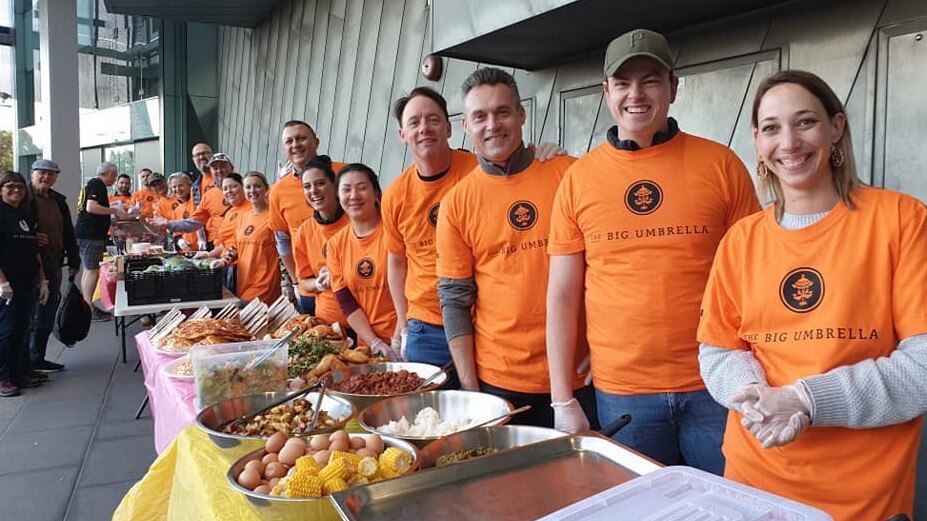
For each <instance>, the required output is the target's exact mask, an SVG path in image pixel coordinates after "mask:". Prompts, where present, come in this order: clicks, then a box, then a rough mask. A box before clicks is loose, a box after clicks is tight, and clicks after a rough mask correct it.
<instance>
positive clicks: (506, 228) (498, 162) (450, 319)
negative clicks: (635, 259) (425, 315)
mask: <svg viewBox="0 0 927 521" xmlns="http://www.w3.org/2000/svg"><path fill="white" fill-rule="evenodd" d="M463 92H464V106H465V112H464V129H465V130H466V131H467V134H468V135H469V136H470V138H471V141H472V142H473V145H474V148H475V149H476V152H477V156H478V157H479V167H478V168H476V169H474V171H473V172H472V173H471V174H470V175H468V176H466V177H465V178H464V179H463V180H461V181H460V182H459V183H458V184H457V186H455V187H454V188H453V189H451V191H450V192H449V193H448V194H447V195H446V196H445V197H444V199H443V201H442V203H441V207H440V209H439V211H438V229H437V266H436V272H437V275H438V277H439V282H438V293H439V297H440V301H441V309H442V313H443V318H444V328H445V332H446V334H447V338H448V343H449V345H450V351H451V354H452V356H453V357H454V364H455V366H456V368H457V372H458V375H459V378H460V384H461V387H462V388H463V389H466V390H480V391H483V392H488V393H491V394H494V395H497V396H500V397H502V398H505V399H506V400H509V401H510V402H512V404H513V405H515V406H516V407H518V406H522V405H531V406H532V408H531V410H529V411H527V412H525V413H521V414H519V415H517V416H515V418H514V419H513V421H514V422H515V423H523V424H529V425H540V426H546V427H551V426H553V413H552V411H551V408H550V404H551V400H550V381H549V379H548V376H547V356H546V350H545V342H544V325H545V320H546V318H545V314H546V308H545V305H544V299H543V295H544V285H545V281H546V280H547V273H548V262H547V254H546V251H545V247H546V245H547V237H548V231H549V227H550V214H551V204H552V202H553V197H554V193H555V192H556V190H557V186H558V185H559V184H560V180H561V178H562V177H563V174H564V172H565V171H566V169H567V168H568V167H569V165H570V164H571V163H572V162H573V161H574V159H573V158H571V157H567V156H562V157H557V158H554V159H552V160H550V161H548V162H545V163H543V164H542V163H540V162H538V161H537V160H535V158H534V152H533V151H531V150H530V149H528V148H525V146H524V143H523V141H522V133H521V127H522V125H523V124H524V122H525V109H524V107H523V106H522V105H521V102H520V96H519V95H518V87H517V85H516V84H515V80H514V78H512V76H511V75H510V74H508V73H506V72H504V71H502V70H500V69H496V68H491V67H488V68H484V69H478V70H477V71H476V72H474V73H473V74H471V75H470V76H469V77H468V78H467V80H466V81H465V82H464V85H463ZM471 309H472V311H471ZM574 340H575V339H574ZM574 345H578V346H579V349H580V351H581V352H580V358H582V357H583V356H585V350H584V349H583V347H584V346H585V343H574ZM583 380H584V375H582V374H576V373H575V371H574V378H573V381H572V382H571V390H576V397H577V398H578V400H579V401H580V402H582V403H583V404H584V405H585V406H586V407H587V409H588V410H589V411H590V413H592V411H594V409H595V402H594V395H593V392H592V388H591V387H590V386H588V385H585V386H584V382H583Z"/></svg>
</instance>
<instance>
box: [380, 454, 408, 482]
mask: <svg viewBox="0 0 927 521" xmlns="http://www.w3.org/2000/svg"><path fill="white" fill-rule="evenodd" d="M411 466H412V455H411V454H409V453H408V452H406V451H404V450H402V449H398V448H396V447H389V448H387V449H386V450H385V451H383V454H380V469H381V471H382V470H387V471H393V472H395V473H397V475H398V474H402V473H404V472H405V471H407V470H409V467H411ZM384 475H385V474H384Z"/></svg>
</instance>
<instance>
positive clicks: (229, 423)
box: [216, 382, 325, 432]
mask: <svg viewBox="0 0 927 521" xmlns="http://www.w3.org/2000/svg"><path fill="white" fill-rule="evenodd" d="M319 387H321V388H322V389H323V391H324V389H325V388H324V386H323V385H322V383H321V382H319V383H315V384H312V385H310V386H309V387H306V388H305V389H300V390H298V391H296V392H295V393H290V394H288V395H286V396H284V397H283V398H280V399H279V400H274V401H273V402H271V403H270V404H269V405H267V406H265V407H263V408H261V409H259V410H257V411H254V412H247V413H245V414H243V415H241V416H239V417H238V418H233V419H231V420H228V421H225V422H222V423H220V424H219V425H218V426H217V427H216V430H217V431H219V432H225V430H226V429H227V428H228V427H230V426H232V425H242V424H246V423H248V422H249V421H251V420H252V419H254V417H255V416H260V415H262V414H264V413H265V412H267V411H269V410H271V409H273V408H274V407H277V406H278V405H283V404H285V403H287V402H289V401H291V400H295V399H297V398H299V397H301V396H304V395H306V394H308V393H309V392H311V391H314V390H316V389H318V388H319ZM322 394H323V393H320V395H319V399H318V400H316V410H315V411H314V412H313V413H312V420H313V423H312V425H310V427H312V428H315V421H316V420H317V419H318V415H319V406H320V405H322V396H321V395H322ZM311 430H312V429H310V431H311Z"/></svg>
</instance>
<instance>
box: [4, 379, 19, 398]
mask: <svg viewBox="0 0 927 521" xmlns="http://www.w3.org/2000/svg"><path fill="white" fill-rule="evenodd" d="M17 395H19V387H16V384H14V383H13V382H11V381H9V380H3V381H0V396H3V397H4V398H9V397H10V396H17Z"/></svg>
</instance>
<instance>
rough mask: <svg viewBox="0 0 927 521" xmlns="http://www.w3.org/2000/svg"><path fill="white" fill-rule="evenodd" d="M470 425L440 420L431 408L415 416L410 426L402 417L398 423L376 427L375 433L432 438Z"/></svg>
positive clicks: (462, 422)
mask: <svg viewBox="0 0 927 521" xmlns="http://www.w3.org/2000/svg"><path fill="white" fill-rule="evenodd" d="M470 423H471V421H470V420H469V419H467V420H449V421H445V420H442V419H441V415H440V414H438V411H436V410H434V409H433V408H431V407H425V408H424V409H422V410H421V411H419V412H418V414H416V415H415V422H414V423H412V424H410V423H409V420H408V419H407V418H406V417H405V416H403V417H402V418H399V420H398V421H390V422H389V423H387V424H385V425H380V426H379V427H377V431H379V432H382V433H384V434H395V435H397V436H415V437H419V438H433V437H438V436H446V435H448V434H453V433H455V432H457V431H461V430H464V429H465V428H466V427H467V425H469V424H470Z"/></svg>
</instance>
